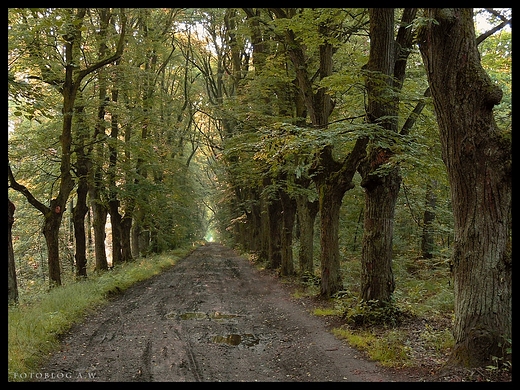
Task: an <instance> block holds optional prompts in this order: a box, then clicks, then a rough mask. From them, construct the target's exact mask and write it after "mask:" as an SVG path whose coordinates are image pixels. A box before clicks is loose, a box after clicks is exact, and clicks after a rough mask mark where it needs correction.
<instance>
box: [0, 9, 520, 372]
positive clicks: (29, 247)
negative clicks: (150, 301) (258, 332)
mask: <svg viewBox="0 0 520 390" xmlns="http://www.w3.org/2000/svg"><path fill="white" fill-rule="evenodd" d="M8 11H9V12H8V22H9V25H8V26H9V28H8V34H9V41H8V67H9V69H8V70H9V72H8V87H9V89H8V96H9V139H8V140H9V144H8V159H9V164H8V188H9V225H8V226H9V242H8V245H9V302H10V303H12V302H16V301H17V300H18V288H17V276H18V275H21V274H22V272H21V270H16V269H15V268H16V261H15V258H16V259H17V258H18V257H23V260H24V261H23V262H22V261H18V263H19V264H22V263H23V264H26V263H31V264H33V265H34V264H35V263H37V261H36V260H35V258H37V256H41V253H44V254H45V256H46V259H47V261H46V264H44V265H43V267H36V268H39V269H46V270H47V271H46V272H47V273H48V278H49V282H50V285H51V287H54V286H59V285H61V284H62V273H63V268H64V265H65V264H66V262H65V260H64V258H65V257H67V255H66V254H67V253H68V251H73V256H70V255H69V256H68V258H69V260H70V264H71V266H72V267H73V269H74V272H75V275H76V277H77V278H85V277H87V273H88V272H87V271H88V269H89V267H88V266H87V265H88V263H89V262H88V260H89V259H90V258H91V257H93V259H94V266H93V269H94V270H96V271H103V270H106V269H107V268H108V266H109V263H110V261H109V260H110V259H111V262H112V264H118V263H122V262H125V261H131V260H132V259H133V258H134V257H136V256H144V255H146V254H147V253H151V252H162V251H164V250H167V249H171V248H174V247H176V246H178V245H180V244H181V243H183V242H186V241H190V240H191V241H193V240H195V239H198V238H202V237H204V235H205V234H206V233H207V232H211V234H212V235H215V236H218V237H219V238H220V239H221V240H222V241H229V242H231V243H234V244H235V245H239V246H240V247H241V248H242V249H243V250H244V251H248V252H254V253H255V254H256V255H257V256H258V257H259V259H261V260H262V261H265V262H266V264H268V267H270V268H272V269H278V270H279V273H280V274H281V275H282V276H287V275H294V274H299V275H301V276H302V277H309V276H310V275H313V274H314V272H315V265H317V266H318V268H319V271H318V274H319V280H320V294H321V295H323V296H325V297H332V296H334V295H335V294H336V293H338V292H340V291H342V290H343V289H344V283H345V281H344V280H343V278H342V275H341V261H342V256H343V254H342V250H344V248H345V247H347V246H348V247H349V248H350V250H352V251H355V252H358V251H360V258H361V281H360V283H361V289H360V291H361V297H360V298H361V301H362V302H365V303H370V305H372V308H373V309H374V310H376V309H377V308H378V307H381V306H385V305H392V304H393V299H392V297H393V292H394V290H395V283H396V282H395V280H394V275H393V271H392V259H393V257H394V255H395V250H396V247H404V246H406V247H409V248H410V247H411V248H415V247H417V246H419V247H420V248H421V254H420V256H422V257H423V258H432V257H435V256H441V255H442V254H443V253H447V254H448V255H446V257H449V260H450V264H451V267H452V271H453V282H454V289H455V291H454V292H455V321H454V329H453V332H454V336H455V348H454V349H453V354H452V357H451V360H450V362H451V364H455V365H464V366H480V365H485V364H487V363H489V362H490V359H491V358H492V356H495V357H507V356H506V355H507V352H506V349H505V348H504V345H505V344H506V342H505V341H506V340H510V339H511V318H512V312H511V309H512V308H511V139H510V135H511V104H510V103H511V100H510V99H511V89H510V56H511V47H510V42H511V41H510V32H509V31H507V30H504V31H502V29H503V28H504V26H506V25H507V24H510V23H511V19H510V10H509V9H501V10H495V9H488V10H479V11H478V12H479V13H482V14H483V15H487V17H488V19H489V20H490V21H491V22H493V23H494V24H492V25H493V26H495V27H493V29H492V30H491V31H488V32H485V33H484V34H482V35H479V36H477V34H476V31H475V27H474V25H475V18H474V17H475V15H474V10H473V9H472V8H465V9H443V8H434V9H422V8H403V9H401V8H396V9H393V8H386V9H382V8H381V9H378V8H375V9H364V8H356V9H354V8H321V9H320V8H312V9H311V8H218V9H217V8H214V9H211V8H210V9H189V8H186V9H175V8H137V9H134V8H131V9H123V8H121V9H115V8H114V9H112V8H77V9H73V8H56V9H54V8H43V9H42V8H10V9H9V10H8ZM497 31H501V32H500V34H494V33H495V32H497ZM479 49H480V50H479ZM405 183H406V185H405ZM403 199H405V200H406V201H403ZM424 200H426V201H424ZM11 201H12V202H11ZM15 205H16V207H15ZM29 205H30V206H29ZM15 208H16V210H17V214H18V215H17V216H16V219H15V218H14V212H15V211H14V210H15ZM420 210H422V212H421V211H420ZM421 214H422V215H423V218H422V219H421V217H420V215H421ZM65 215H68V217H67V218H66V220H68V221H69V223H68V224H64V223H63V222H64V216H65ZM108 216H109V217H110V220H109V221H110V229H108V228H107V224H108ZM15 220H16V221H23V223H22V226H21V227H20V228H19V230H18V231H17V233H16V238H17V239H16V240H14V242H13V240H12V236H11V231H12V230H15V229H16V228H17V225H19V224H17V223H14V225H13V221H15ZM396 221H400V223H399V224H398V225H396ZM316 222H318V229H317V230H316V231H315V225H316ZM414 226H415V227H414ZM360 228H361V229H362V233H361V232H358V230H359V229H360ZM39 229H41V233H43V236H44V238H45V244H46V245H45V248H38V242H39V241H38V239H37V237H38V236H39V235H40V233H39V232H38V230H39ZM417 229H420V234H419V236H420V242H419V241H418V240H417V239H416V237H415V235H414V234H413V233H410V231H417ZM107 231H109V232H110V237H107ZM394 232H397V233H398V234H397V235H395V234H394ZM22 235H25V236H24V239H22V238H21V237H22ZM315 235H316V236H318V237H319V240H318V242H319V245H318V246H319V248H318V249H317V251H316V252H317V257H318V261H317V263H316V264H315V258H314V252H315V248H314V237H315ZM394 235H395V237H394ZM358 237H362V238H361V243H360V245H357V244H358ZM108 238H110V240H109V241H110V246H111V248H110V251H109V252H108V253H107V249H106V245H105V244H106V242H105V241H107V239H108ZM347 243H348V244H347ZM417 244H418V245H417ZM91 247H93V248H94V250H93V251H91ZM71 248H72V249H71ZM295 248H298V256H297V258H294V257H295V256H294V255H293V250H294V249H295ZM92 252H93V254H92ZM18 267H19V268H20V267H23V266H21V265H18ZM91 268H92V267H91ZM17 271H18V272H17ZM23 274H24V276H25V273H23ZM32 277H35V275H34V274H32Z"/></svg>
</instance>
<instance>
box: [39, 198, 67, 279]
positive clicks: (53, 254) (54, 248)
mask: <svg viewBox="0 0 520 390" xmlns="http://www.w3.org/2000/svg"><path fill="white" fill-rule="evenodd" d="M62 217H63V212H62V209H61V206H59V205H58V202H56V201H55V200H52V201H51V211H50V212H49V213H48V214H47V215H45V222H44V225H43V236H44V237H45V243H46V244H47V265H48V267H49V283H50V287H56V286H61V265H60V249H59V236H60V225H61V220H62Z"/></svg>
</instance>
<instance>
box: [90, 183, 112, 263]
mask: <svg viewBox="0 0 520 390" xmlns="http://www.w3.org/2000/svg"><path fill="white" fill-rule="evenodd" d="M91 194H92V193H91ZM91 198H92V202H91V204H92V226H93V228H94V252H95V259H96V261H95V262H96V267H95V269H96V271H106V270H107V269H108V260H107V252H106V249H105V239H106V232H105V229H106V222H107V215H108V211H107V209H106V207H105V206H103V205H102V204H101V201H100V200H99V199H98V198H96V197H94V196H93V195H91Z"/></svg>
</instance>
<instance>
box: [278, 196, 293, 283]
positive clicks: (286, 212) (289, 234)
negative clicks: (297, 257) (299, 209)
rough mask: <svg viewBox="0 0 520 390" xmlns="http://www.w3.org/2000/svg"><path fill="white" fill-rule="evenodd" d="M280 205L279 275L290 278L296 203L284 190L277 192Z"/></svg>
mask: <svg viewBox="0 0 520 390" xmlns="http://www.w3.org/2000/svg"><path fill="white" fill-rule="evenodd" d="M279 193H280V199H281V204H282V235H281V246H282V259H281V260H282V264H281V269H280V275H282V276H291V275H294V260H293V251H292V246H293V231H294V220H295V217H296V201H295V200H294V199H293V198H291V197H290V195H289V194H287V193H286V192H285V191H284V190H281V191H279Z"/></svg>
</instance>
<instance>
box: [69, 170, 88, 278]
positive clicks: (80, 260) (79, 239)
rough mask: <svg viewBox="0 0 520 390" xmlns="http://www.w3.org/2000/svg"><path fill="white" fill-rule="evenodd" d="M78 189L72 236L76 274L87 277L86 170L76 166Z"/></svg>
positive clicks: (73, 210)
mask: <svg viewBox="0 0 520 390" xmlns="http://www.w3.org/2000/svg"><path fill="white" fill-rule="evenodd" d="M82 172H83V173H82ZM78 176H79V179H78V180H79V181H78V189H77V190H76V193H77V201H76V206H75V207H73V208H72V217H73V220H74V238H75V239H76V253H75V254H74V258H75V259H76V276H77V277H87V237H86V232H85V216H86V215H87V212H88V206H87V194H88V184H87V178H86V172H84V170H83V169H82V168H80V167H78Z"/></svg>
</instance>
